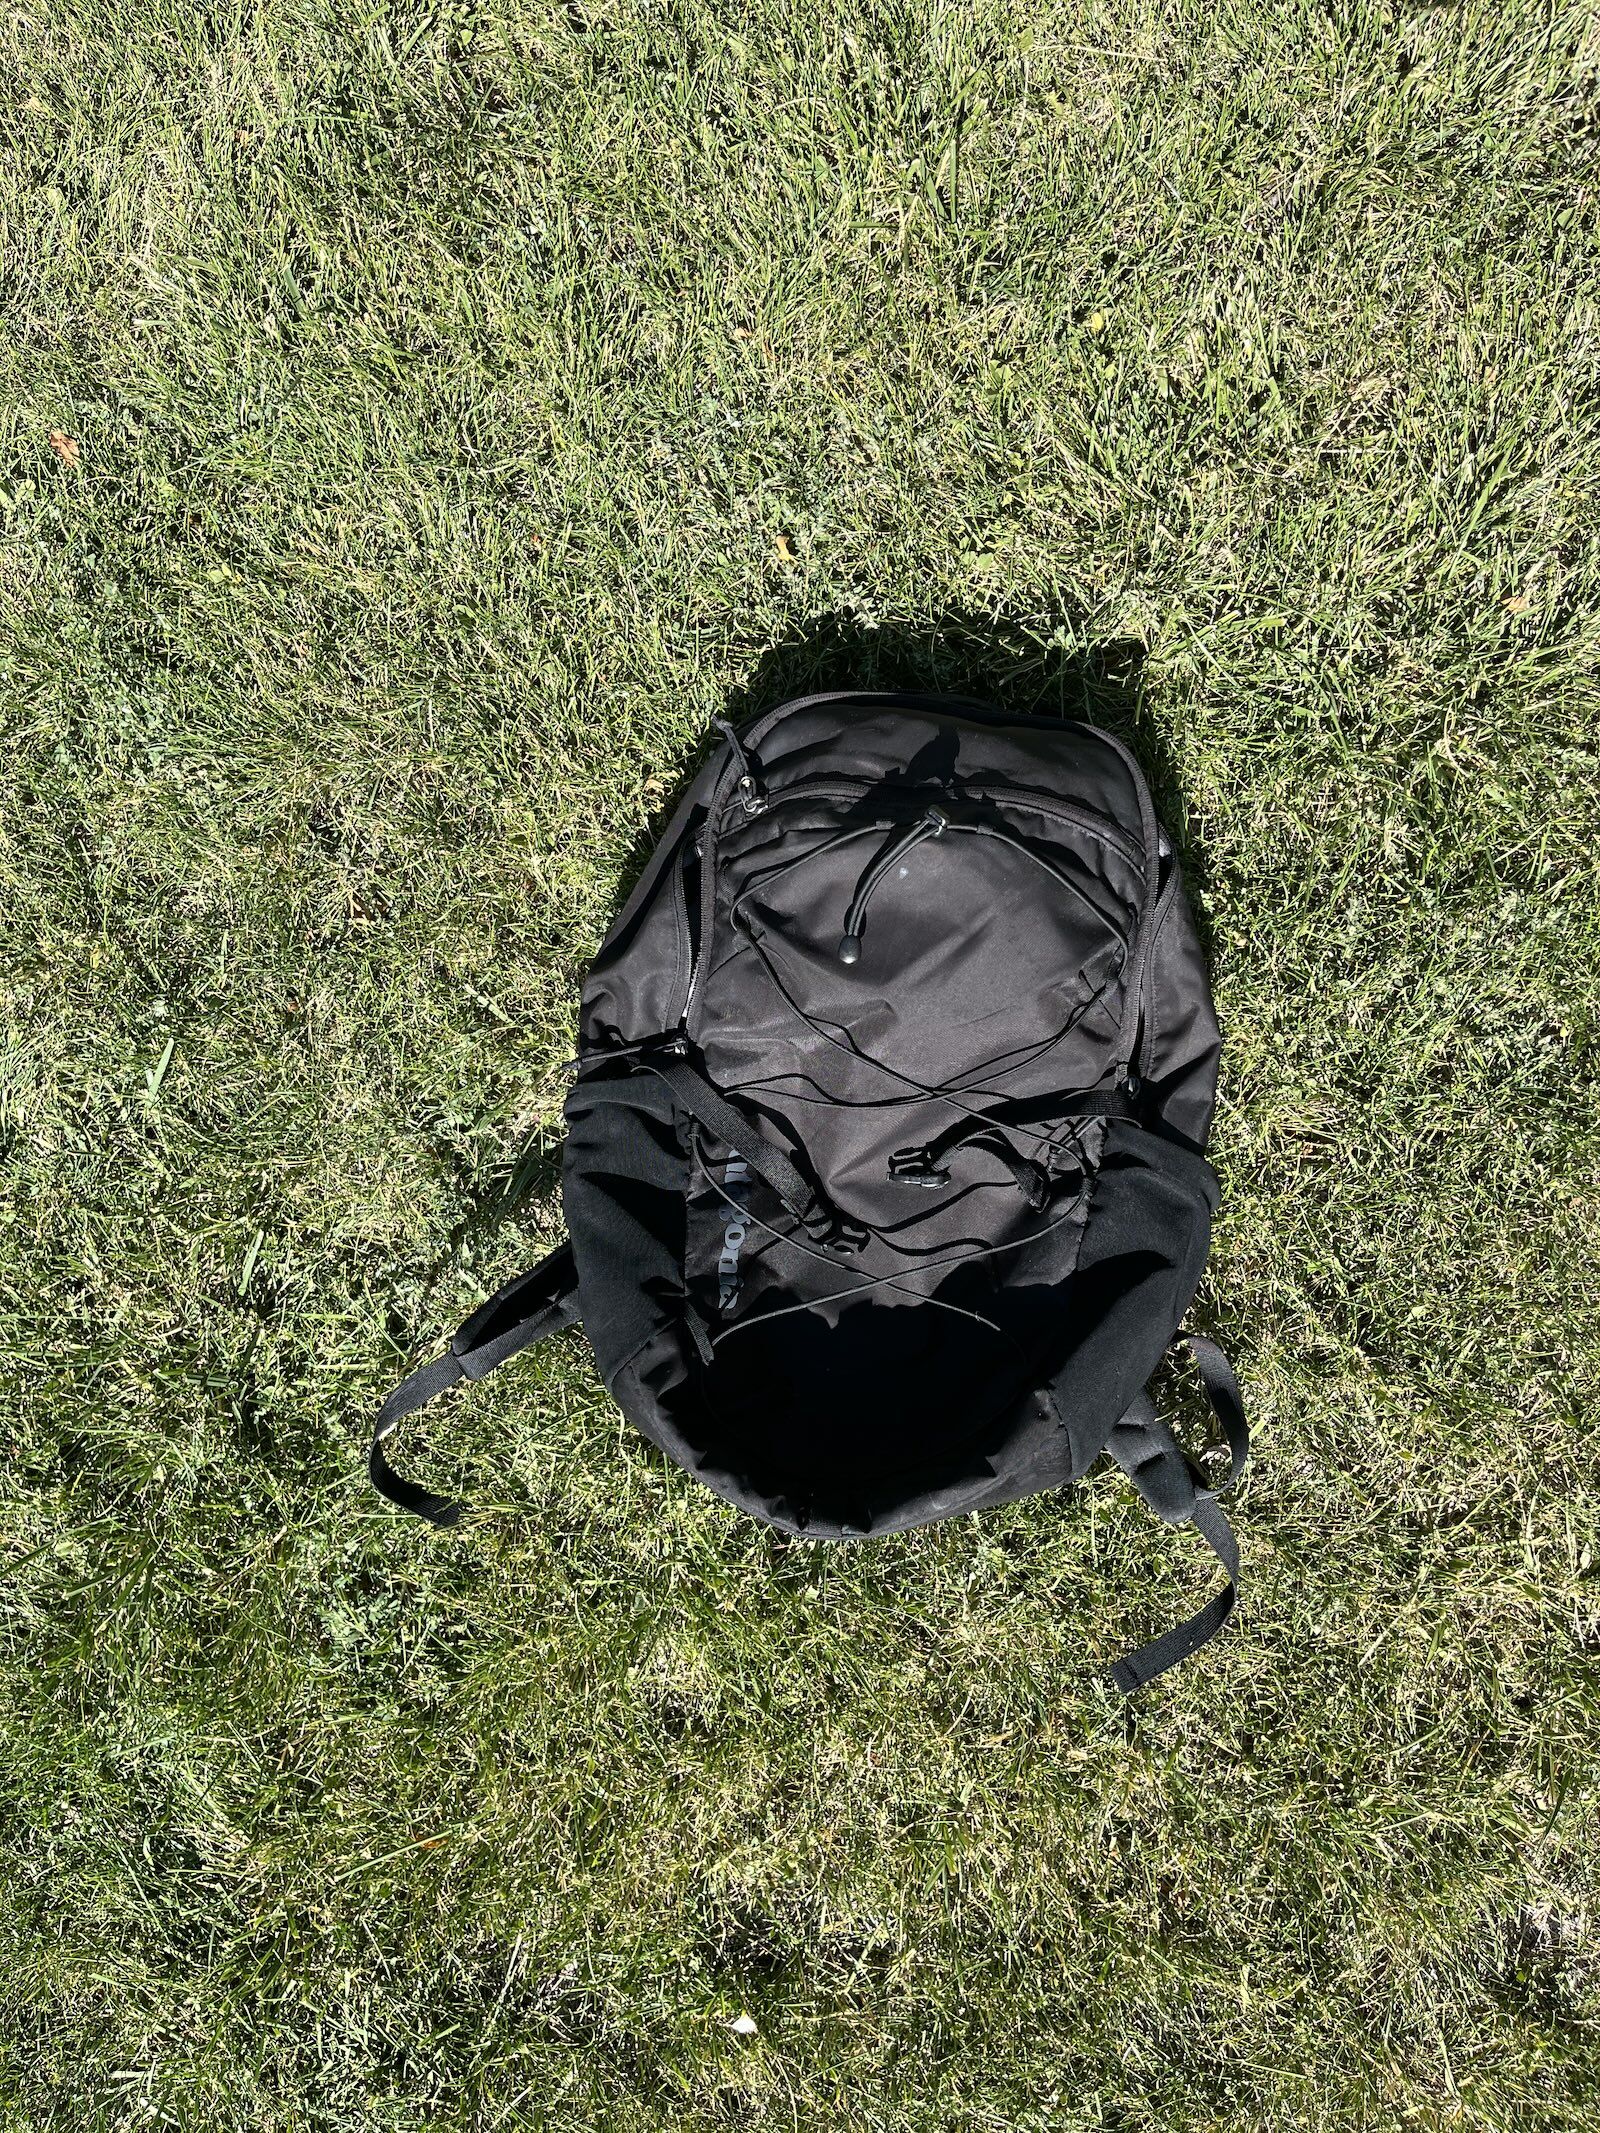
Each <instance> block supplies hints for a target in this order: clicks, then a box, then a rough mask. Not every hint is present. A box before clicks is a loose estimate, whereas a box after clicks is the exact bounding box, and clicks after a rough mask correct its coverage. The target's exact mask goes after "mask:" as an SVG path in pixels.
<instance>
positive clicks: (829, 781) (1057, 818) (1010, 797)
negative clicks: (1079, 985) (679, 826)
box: [708, 778, 1144, 871]
mask: <svg viewBox="0 0 1600 2133" xmlns="http://www.w3.org/2000/svg"><path fill="white" fill-rule="evenodd" d="M881 784H882V780H881V779H878V778H818V779H817V780H816V781H815V783H811V782H807V783H805V784H803V785H791V786H789V787H788V788H787V789H786V790H785V791H783V792H779V793H771V794H765V795H763V797H762V804H761V808H760V810H759V812H760V813H762V814H768V815H770V814H774V813H776V811H777V810H778V809H779V808H780V807H793V806H799V805H800V804H801V803H802V802H803V801H806V800H858V799H860V798H861V797H862V795H863V794H864V793H869V792H875V791H878V790H879V789H880V787H881ZM734 797H735V798H738V794H737V792H735V794H734ZM896 797H897V796H896V795H895V793H894V792H893V791H892V790H891V791H889V792H887V793H885V794H884V796H883V812H884V818H885V819H886V820H887V821H890V822H893V821H898V820H899V819H901V818H902V817H903V816H904V817H907V818H909V817H911V816H912V813H913V810H914V811H915V813H916V814H917V815H919V816H920V815H924V814H926V813H927V811H928V809H929V806H930V805H932V804H933V803H934V802H935V801H937V800H941V799H948V800H956V801H959V800H962V799H965V798H969V797H970V798H971V799H973V800H977V801H980V802H982V801H985V800H987V801H991V802H992V803H993V804H994V805H995V806H997V807H1014V808H1026V809H1027V810H1028V811H1029V812H1030V813H1032V814H1036V815H1044V816H1046V817H1048V819H1049V820H1051V821H1053V822H1069V823H1071V824H1072V825H1073V827H1074V828H1076V829H1081V830H1082V831H1084V832H1085V834H1086V835H1088V836H1090V837H1093V838H1095V839H1097V840H1098V842H1100V843H1101V844H1104V845H1108V846H1109V847H1110V848H1111V850H1112V851H1114V852H1117V853H1119V854H1120V855H1121V856H1122V857H1123V858H1124V859H1126V860H1128V861H1129V862H1130V863H1131V864H1133V865H1134V866H1137V867H1138V868H1139V869H1140V870H1141V871H1143V867H1144V853H1143V851H1142V850H1141V848H1140V845H1139V841H1138V839H1137V838H1136V837H1134V836H1132V835H1131V834H1130V833H1129V832H1128V831H1127V830H1125V829H1124V828H1123V826H1122V824H1121V823H1120V822H1117V821H1116V820H1114V819H1113V817H1112V816H1110V815H1103V814H1101V812H1100V810H1099V809H1098V808H1094V807H1084V806H1082V805H1081V804H1080V803H1079V802H1077V801H1075V800H1055V799H1051V798H1049V797H1048V796H1047V795H1046V794H1043V793H1035V792H1033V791H1031V790H1030V789H1029V787H1027V786H1026V785H1004V784H998V783H996V782H994V781H993V780H990V781H988V782H986V783H984V784H981V785H980V784H972V785H968V786H963V787H962V788H961V790H960V791H959V792H956V793H950V792H947V791H946V790H945V789H944V788H943V787H930V788H929V789H928V790H926V791H925V792H910V793H906V794H904V795H903V796H900V804H899V805H898V806H897V805H896ZM722 812H723V810H722V809H720V808H719V809H718V813H719V814H721V813H722ZM708 827H709V825H708Z"/></svg>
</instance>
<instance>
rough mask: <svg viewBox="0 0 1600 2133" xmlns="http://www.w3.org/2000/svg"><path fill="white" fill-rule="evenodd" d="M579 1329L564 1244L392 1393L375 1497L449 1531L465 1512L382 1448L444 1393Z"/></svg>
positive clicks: (377, 1445)
mask: <svg viewBox="0 0 1600 2133" xmlns="http://www.w3.org/2000/svg"><path fill="white" fill-rule="evenodd" d="M577 1321H578V1276H577V1270H576V1268H575V1267H574V1265H573V1261H572V1246H571V1245H570V1244H563V1245H561V1246H559V1247H558V1248H557V1249H556V1250H555V1251H553V1252H552V1253H551V1254H550V1255H549V1257H548V1258H546V1259H541V1260H540V1262H539V1264H538V1265H537V1266H536V1267H534V1268H533V1269H532V1270H531V1271H530V1272H528V1273H526V1274H519V1275H518V1276H517V1277H516V1279H515V1280H514V1281H508V1282H507V1283H506V1285H505V1287H504V1288H502V1289H496V1291H495V1293H494V1294H493V1295H492V1296H491V1297H490V1298H489V1300H488V1302H487V1303H485V1304H480V1305H479V1307H478V1309H477V1310H476V1311H474V1312H473V1314H472V1316H471V1317H470V1318H469V1319H468V1320H467V1321H466V1322H465V1324H464V1325H463V1326H462V1327H461V1330H460V1331H459V1332H458V1333H457V1334H455V1336H454V1337H453V1338H452V1340H451V1342H450V1346H449V1348H448V1349H447V1350H446V1351H445V1353H444V1354H443V1355H436V1356H435V1357H434V1359H433V1361H432V1362H431V1363H424V1364H423V1365H422V1367H421V1368H420V1369H419V1370H413V1371H412V1373H411V1375H410V1377H408V1378H407V1379H405V1381H404V1382H403V1383H402V1384H399V1385H397V1386H396V1387H395V1389H394V1391H393V1392H391V1393H390V1395H389V1397H388V1399H387V1400H385V1401H384V1403H383V1405H382V1407H381V1408H380V1409H379V1410H378V1420H377V1424H376V1426H375V1427H374V1429H373V1432H372V1450H371V1452H370V1453H369V1455H368V1458H367V1472H368V1473H369V1474H370V1475H371V1477H372V1485H373V1487H374V1488H375V1489H376V1490H377V1491H378V1494H379V1495H380V1496H386V1497H387V1498H388V1499H389V1501H390V1503H394V1504H398V1505H399V1506H400V1508H401V1510H402V1511H414V1512H415V1513H416V1515H417V1516H418V1518H425V1519H427V1520H428V1521H429V1522H430V1524H432V1525H435V1526H453V1525H454V1524H455V1522H456V1520H457V1519H458V1518H459V1517H460V1516H461V1513H462V1511H463V1510H464V1509H465V1506H464V1505H462V1504H459V1503H454V1502H452V1501H451V1499H450V1498H449V1497H448V1496H435V1495H434V1493H433V1492H432V1490H431V1489H424V1488H422V1487H420V1486H419V1485H418V1484H417V1483H416V1482H414V1481H407V1480H406V1479H405V1478H404V1477H403V1476H402V1475H400V1474H397V1473H396V1472H395V1470H394V1468H393V1467H392V1466H390V1464H389V1462H388V1460H387V1459H386V1458H385V1456H384V1451H383V1446H384V1441H385V1439H386V1438H388V1437H392V1436H393V1434H394V1432H395V1430H396V1429H397V1428H398V1426H399V1424H400V1423H401V1422H402V1421H403V1420H404V1419H405V1417H406V1416H407V1415H414V1414H415V1413H416V1411H417V1409H418V1408H419V1407H426V1406H427V1404H428V1402H429V1401H430V1400H434V1399H437V1398H438V1396H439V1394H440V1393H441V1392H444V1391H445V1390H446V1389H447V1388H448V1387H449V1386H451V1385H457V1384H459V1383H460V1382H461V1380H462V1379H463V1378H482V1377H487V1376H488V1374H489V1372H490V1371H491V1370H493V1369H495V1368H496V1367H497V1366H498V1365H499V1364H501V1363H504V1362H506V1361H507V1360H508V1359H509V1358H510V1357H511V1356H513V1355H519V1354H520V1353H521V1352H522V1350H523V1349H524V1348H531V1347H532V1345H533V1343H534V1342H535V1341H541V1340H543V1339H544V1337H545V1335H546V1334H548V1333H556V1332H559V1331H560V1329H561V1328H562V1327H563V1326H572V1325H576V1324H577Z"/></svg>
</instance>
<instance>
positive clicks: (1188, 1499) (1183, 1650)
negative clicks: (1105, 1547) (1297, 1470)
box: [1106, 1333, 1250, 1696]
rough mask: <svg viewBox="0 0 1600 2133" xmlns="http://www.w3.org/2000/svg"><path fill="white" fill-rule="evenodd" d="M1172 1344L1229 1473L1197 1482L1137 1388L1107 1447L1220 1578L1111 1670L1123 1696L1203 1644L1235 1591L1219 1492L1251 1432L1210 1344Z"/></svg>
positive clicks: (1231, 1547)
mask: <svg viewBox="0 0 1600 2133" xmlns="http://www.w3.org/2000/svg"><path fill="white" fill-rule="evenodd" d="M1173 1346H1174V1347H1179V1346H1182V1347H1186V1348H1187V1349H1188V1350H1189V1353H1190V1354H1191V1355H1192V1356H1193V1358H1194V1362H1195V1367H1196V1369H1197V1370H1198V1371H1199V1373H1200V1378H1201V1382H1202V1383H1203V1384H1204V1386H1205V1388H1206V1394H1207V1397H1208V1398H1209V1400H1210V1402H1211V1408H1212V1412H1213V1413H1214V1414H1215V1416H1216V1418H1217V1420H1218V1422H1219V1423H1220V1424H1221V1425H1222V1432H1223V1436H1224V1439H1225V1440H1226V1442H1227V1446H1228V1455H1229V1457H1228V1471H1227V1473H1226V1474H1225V1475H1224V1476H1223V1478H1222V1480H1221V1481H1220V1482H1219V1483H1218V1484H1217V1487H1216V1488H1215V1489H1208V1488H1206V1487H1205V1486H1204V1485H1203V1483H1202V1478H1201V1476H1200V1475H1199V1474H1198V1473H1197V1472H1196V1470H1195V1468H1194V1467H1193V1466H1192V1465H1191V1463H1190V1461H1189V1460H1188V1459H1187V1458H1185V1456H1184V1454H1183V1452H1182V1451H1181V1450H1180V1448H1179V1446H1178V1443H1177V1441H1176V1439H1175V1438H1174V1437H1173V1435H1172V1432H1171V1430H1169V1429H1168V1428H1167V1426H1166V1424H1165V1423H1164V1422H1163V1421H1162V1420H1161V1419H1160V1417H1159V1416H1158V1415H1157V1413H1156V1409H1155V1402H1154V1401H1153V1400H1152V1399H1151V1398H1150V1395H1149V1394H1148V1393H1147V1392H1142V1393H1140V1395H1139V1397H1138V1399H1136V1400H1135V1401H1134V1403H1133V1405H1132V1406H1131V1407H1130V1408H1129V1409H1128V1411H1127V1413H1126V1414H1125V1415H1124V1416H1123V1417H1122V1419H1121V1421H1119V1422H1118V1424H1117V1426H1116V1428H1115V1429H1114V1430H1113V1431H1112V1432H1111V1435H1110V1437H1109V1438H1108V1440H1107V1443H1106V1449H1107V1451H1108V1452H1109V1453H1110V1454H1111V1456H1112V1458H1113V1459H1115V1460H1116V1462H1117V1464H1118V1465H1119V1466H1120V1467H1121V1468H1122V1470H1123V1472H1124V1473H1125V1474H1126V1475H1127V1477H1128V1479H1129V1480H1130V1481H1131V1482H1132V1483H1133V1485H1134V1487H1135V1488H1136V1489H1137V1490H1138V1491H1139V1494H1140V1495H1141V1496H1142V1497H1143V1498H1144V1500H1145V1502H1146V1503H1147V1504H1149V1506H1150V1508H1151V1509H1152V1510H1153V1511H1154V1512H1155V1513H1156V1514H1157V1516H1158V1517H1160V1518H1163V1519H1165V1520H1166V1521H1167V1523H1168V1524H1169V1525H1192V1526H1193V1527H1194V1529H1195V1531H1196V1532H1197V1533H1198V1534H1199V1535H1200V1537H1201V1539H1202V1540H1203V1541H1205V1543H1206V1545H1207V1546H1208V1547H1209V1548H1210V1549H1211V1552H1212V1553H1213V1554H1214V1555H1215V1556H1216V1558H1217V1560H1218V1562H1219V1563H1220V1564H1221V1565H1222V1568H1223V1571H1224V1573H1225V1574H1226V1577H1227V1583H1226V1584H1225V1585H1224V1586H1223V1588H1222V1590H1221V1591H1220V1592H1219V1593H1215V1594H1213V1596H1212V1597H1211V1598H1210V1599H1209V1600H1208V1601H1207V1602H1206V1604H1205V1605H1204V1607H1202V1608H1200V1609H1199V1610H1198V1611H1197V1612H1196V1613H1195V1614H1192V1615H1191V1616H1190V1617H1189V1619H1188V1620H1187V1621H1186V1622H1180V1623H1178V1624H1177V1625H1176V1627H1174V1628H1172V1629H1169V1630H1167V1631H1165V1632H1164V1633H1163V1634H1162V1635H1161V1636H1159V1637H1153V1638H1152V1639H1151V1640H1150V1642H1149V1643H1148V1644H1142V1645H1140V1647H1139V1649H1138V1650H1137V1651H1133V1652H1129V1653H1128V1654H1127V1655H1126V1657H1125V1658H1122V1659H1119V1660H1118V1661H1117V1662H1116V1664H1115V1665H1114V1666H1113V1667H1112V1668H1111V1670H1110V1672H1111V1678H1112V1680H1113V1681H1114V1682H1115V1683H1116V1685H1117V1687H1118V1688H1119V1689H1121V1691H1122V1692H1123V1694H1124V1695H1125V1696H1131V1695H1132V1694H1133V1692H1134V1690H1135V1689H1140V1688H1143V1687H1144V1685H1145V1683H1146V1682H1147V1681H1154V1680H1155V1678H1156V1676H1157V1675H1158V1674H1164V1673H1165V1672H1166V1670H1167V1668H1168V1667H1170V1666H1176V1665H1177V1663H1178V1661H1179V1660H1180V1659H1187V1658H1188V1656H1189V1654H1190V1653H1191V1652H1197V1651H1198V1650H1199V1649H1200V1647H1201V1645H1203V1644H1208V1643H1209V1642H1210V1641H1211V1639H1212V1638H1213V1637H1214V1636H1215V1635H1216V1633H1217V1631H1218V1630H1219V1629H1221V1627H1222V1625H1223V1623H1224V1622H1226V1621H1227V1619H1228V1617H1229V1615H1231V1614H1232V1613H1233V1609H1234V1604H1235V1602H1236V1601H1237V1599H1238V1596H1239V1543H1238V1541H1237V1539H1236V1538H1235V1537H1234V1532H1233V1528H1232V1527H1231V1526H1230V1525H1229V1523H1228V1521H1227V1518H1226V1516H1225V1514H1224V1513H1223V1510H1222V1508H1221V1506H1220V1505H1219V1504H1218V1502H1217V1496H1218V1493H1219V1492H1220V1491H1221V1490H1222V1489H1226V1488H1230V1487H1231V1486H1232V1485H1233V1483H1234V1482H1235V1481H1237V1480H1238V1478H1239V1476H1240V1475H1241V1474H1242V1473H1243V1471H1244V1466H1245V1461H1246V1459H1247V1458H1248V1457H1249V1455H1250V1431H1249V1427H1248V1425H1247V1423H1246V1421H1245V1416H1244V1399H1243V1396H1242V1394H1241V1393H1240V1390H1239V1380H1238V1378H1237V1377H1236V1376H1235V1375H1234V1371H1233V1366H1232V1364H1231V1363H1230V1362H1229V1361H1228V1358H1227V1357H1226V1356H1225V1355H1224V1354H1223V1352H1222V1350H1221V1349H1220V1348H1219V1347H1218V1346H1217V1344H1216V1342H1215V1341H1212V1340H1207V1339H1206V1337H1205V1335H1204V1334H1201V1333H1183V1334H1180V1335H1179V1336H1178V1339H1177V1340H1176V1341H1174V1342H1173Z"/></svg>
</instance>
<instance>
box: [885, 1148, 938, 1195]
mask: <svg viewBox="0 0 1600 2133" xmlns="http://www.w3.org/2000/svg"><path fill="white" fill-rule="evenodd" d="M889 1177H890V1179H891V1180H892V1181H893V1182H894V1183H896V1184H899V1185H921V1186H924V1187H926V1189H927V1190H928V1191H930V1192H937V1191H938V1190H939V1189H940V1188H941V1187H942V1186H945V1185H948V1184H949V1182H950V1173H949V1171H948V1170H943V1169H941V1168H940V1167H939V1165H938V1164H937V1163H935V1161H934V1160H933V1157H932V1156H931V1155H930V1154H929V1153H928V1151H927V1149H926V1148H897V1149H896V1150H895V1151H894V1154H893V1155H891V1156H890V1158H889Z"/></svg>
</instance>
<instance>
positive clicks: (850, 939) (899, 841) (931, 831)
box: [839, 807, 950, 963]
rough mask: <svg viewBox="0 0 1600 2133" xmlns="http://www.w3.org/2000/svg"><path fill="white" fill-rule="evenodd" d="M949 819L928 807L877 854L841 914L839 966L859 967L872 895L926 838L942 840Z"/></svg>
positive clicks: (936, 809) (935, 809) (933, 808)
mask: <svg viewBox="0 0 1600 2133" xmlns="http://www.w3.org/2000/svg"><path fill="white" fill-rule="evenodd" d="M949 819H950V818H949V816H948V815H942V814H940V812H939V810H938V808H936V807H930V808H929V809H928V812H927V813H926V814H925V815H924V816H923V817H922V820H921V821H920V822H913V823H912V825H911V827H910V828H909V829H908V830H903V831H902V832H901V834H900V835H899V836H898V837H896V839H895V840H894V842H893V844H891V845H890V846H889V848H888V850H887V851H886V852H880V853H879V855H878V857H877V858H876V859H875V860H874V861H873V862H872V864H871V866H869V867H868V868H867V871H866V872H865V873H864V874H863V875H862V877H861V879H860V881H859V882H858V883H857V884H856V893H855V894H854V896H852V897H851V899H850V902H849V905H848V907H847V909H846V911H845V914H844V933H843V936H842V937H841V939H840V942H839V960H840V962H841V963H858V962H860V960H861V929H862V928H863V926H865V924H866V922H867V905H868V904H869V903H871V901H872V892H873V890H874V889H875V888H876V887H877V886H878V884H879V882H880V881H882V880H883V878H884V876H885V875H886V874H888V873H890V872H891V871H892V870H893V869H894V868H895V867H896V866H898V865H899V863H900V861H901V860H902V859H904V857H905V856H906V854H907V852H909V851H911V850H913V849H914V848H915V847H916V846H917V845H919V844H921V843H922V842H923V841H924V840H925V839H926V838H928V837H942V836H943V835H944V833H945V830H946V828H947V827H948V825H949Z"/></svg>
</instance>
